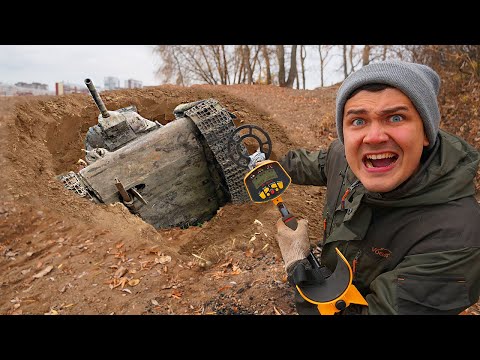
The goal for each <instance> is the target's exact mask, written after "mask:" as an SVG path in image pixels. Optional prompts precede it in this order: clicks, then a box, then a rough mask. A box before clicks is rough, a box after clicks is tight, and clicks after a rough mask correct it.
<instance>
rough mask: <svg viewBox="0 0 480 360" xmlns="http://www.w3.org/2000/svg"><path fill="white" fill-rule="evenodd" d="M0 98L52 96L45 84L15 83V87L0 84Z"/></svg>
mask: <svg viewBox="0 0 480 360" xmlns="http://www.w3.org/2000/svg"><path fill="white" fill-rule="evenodd" d="M0 95H1V96H25V95H52V93H51V92H50V91H48V85H47V84H40V83H36V82H34V83H25V82H17V83H16V84H15V85H10V84H4V83H0Z"/></svg>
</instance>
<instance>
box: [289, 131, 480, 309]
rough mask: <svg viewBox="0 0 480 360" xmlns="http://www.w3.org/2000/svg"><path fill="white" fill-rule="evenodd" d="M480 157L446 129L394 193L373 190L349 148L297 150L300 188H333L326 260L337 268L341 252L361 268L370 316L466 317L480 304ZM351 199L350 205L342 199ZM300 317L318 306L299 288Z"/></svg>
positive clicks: (356, 279)
mask: <svg viewBox="0 0 480 360" xmlns="http://www.w3.org/2000/svg"><path fill="white" fill-rule="evenodd" d="M479 160H480V154H479V153H478V151H477V150H476V149H474V148H473V147H472V146H471V145H469V144H468V143H466V142H465V141H464V140H462V139H460V138H458V137H456V136H454V135H452V134H449V133H446V132H445V131H442V130H440V132H439V136H438V138H437V141H436V145H435V146H434V148H433V149H432V150H430V151H429V152H428V153H425V154H424V155H423V156H422V161H421V167H420V169H419V170H418V171H417V172H416V173H415V174H414V175H413V176H412V177H411V178H410V179H408V180H407V181H406V182H404V183H403V184H402V185H400V186H399V187H397V188H396V189H394V190H392V191H390V192H388V193H370V192H368V191H366V190H365V188H364V187H363V185H362V184H361V183H359V182H358V181H357V183H358V186H356V187H355V188H353V189H351V191H350V193H349V194H348V196H346V197H344V194H345V192H346V190H347V188H348V187H349V186H351V185H352V184H353V183H355V181H356V180H357V179H356V178H355V175H353V173H352V172H351V171H350V169H349V168H348V165H347V162H346V159H345V155H344V147H343V145H342V144H341V143H340V142H339V141H338V140H335V141H334V142H333V143H332V144H331V145H330V147H329V148H328V150H327V151H315V152H309V151H307V150H295V151H290V152H288V153H287V154H286V155H285V156H284V157H283V158H282V159H281V160H280V163H281V165H282V166H283V167H284V168H285V170H286V171H287V172H288V173H289V175H290V176H291V178H292V182H293V183H295V184H304V185H322V186H327V199H326V204H325V206H324V211H323V216H324V219H326V228H325V231H324V238H323V242H322V244H320V245H321V248H322V255H321V263H322V264H323V265H326V266H327V267H328V268H329V269H330V270H331V271H333V270H334V269H335V266H336V261H337V260H336V253H335V250H334V249H335V247H337V248H338V249H339V250H340V251H341V252H342V254H343V255H344V256H345V257H346V259H347V260H348V262H349V264H350V265H351V267H352V270H353V284H354V285H355V286H356V287H357V289H358V290H359V291H360V292H361V294H362V295H363V296H364V297H365V299H366V301H367V302H368V308H365V307H361V306H358V305H355V306H354V305H351V306H350V307H349V308H347V310H345V311H344V312H345V313H349V312H350V313H351V312H354V310H358V309H360V308H362V309H361V313H367V312H368V314H458V313H460V312H461V311H463V310H465V309H466V308H468V307H469V306H471V305H472V304H475V303H476V302H477V301H478V299H479V294H480V206H479V204H478V202H477V201H476V200H475V197H474V195H475V188H474V178H475V174H476V172H477V167H478V163H479ZM342 197H344V201H343V203H342ZM296 295H297V296H296V301H297V303H296V305H297V311H298V312H299V313H300V314H302V313H305V314H308V313H314V311H313V310H312V309H314V308H316V307H315V306H314V305H313V307H312V305H311V304H310V303H307V302H306V301H304V300H303V299H302V298H301V297H300V296H298V293H297V292H296Z"/></svg>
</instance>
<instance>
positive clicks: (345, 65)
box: [342, 45, 348, 79]
mask: <svg viewBox="0 0 480 360" xmlns="http://www.w3.org/2000/svg"><path fill="white" fill-rule="evenodd" d="M342 47H343V77H344V79H346V78H347V76H348V63H347V45H343V46H342Z"/></svg>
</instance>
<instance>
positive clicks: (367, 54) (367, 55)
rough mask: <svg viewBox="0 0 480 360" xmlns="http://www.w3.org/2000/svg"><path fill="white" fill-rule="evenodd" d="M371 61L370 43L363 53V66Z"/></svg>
mask: <svg viewBox="0 0 480 360" xmlns="http://www.w3.org/2000/svg"><path fill="white" fill-rule="evenodd" d="M369 63H370V45H365V47H364V48H363V53H362V66H365V65H368V64H369Z"/></svg>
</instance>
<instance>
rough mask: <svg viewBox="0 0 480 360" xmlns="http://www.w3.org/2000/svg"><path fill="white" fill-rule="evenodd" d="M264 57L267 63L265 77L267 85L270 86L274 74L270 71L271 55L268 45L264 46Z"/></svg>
mask: <svg viewBox="0 0 480 360" xmlns="http://www.w3.org/2000/svg"><path fill="white" fill-rule="evenodd" d="M262 56H263V60H264V61H265V73H266V74H265V76H266V83H267V85H270V84H271V83H272V73H271V70H270V54H269V52H268V49H267V45H262Z"/></svg>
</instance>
